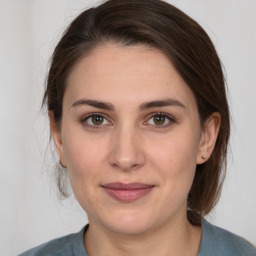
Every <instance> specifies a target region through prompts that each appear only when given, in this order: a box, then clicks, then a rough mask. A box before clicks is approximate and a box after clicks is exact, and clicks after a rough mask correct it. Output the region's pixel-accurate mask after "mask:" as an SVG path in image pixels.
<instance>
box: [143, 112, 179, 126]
mask: <svg viewBox="0 0 256 256" xmlns="http://www.w3.org/2000/svg"><path fill="white" fill-rule="evenodd" d="M156 116H163V117H165V118H167V119H168V120H169V122H168V124H163V125H157V124H155V125H154V124H147V122H148V121H149V120H150V119H151V118H153V117H156ZM175 122H176V119H175V118H174V117H173V116H172V115H170V114H166V113H164V112H155V113H151V114H149V116H148V117H147V120H146V122H144V124H145V125H148V126H152V127H153V128H160V129H161V128H162V129H163V128H167V127H169V126H171V125H173V123H175Z"/></svg>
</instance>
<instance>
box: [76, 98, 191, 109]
mask: <svg viewBox="0 0 256 256" xmlns="http://www.w3.org/2000/svg"><path fill="white" fill-rule="evenodd" d="M83 105H89V106H92V107H95V108H100V109H105V110H110V111H113V110H114V109H115V108H114V106H113V105H112V104H111V103H108V102H103V101H98V100H89V99H81V100H78V101H76V102H75V103H73V104H72V107H78V106H83ZM166 106H175V107H182V108H186V107H185V105H184V104H182V103H181V102H180V101H178V100H175V99H164V100H155V101H150V102H145V103H143V104H141V105H140V107H139V110H140V111H143V110H147V109H150V108H155V107H166Z"/></svg>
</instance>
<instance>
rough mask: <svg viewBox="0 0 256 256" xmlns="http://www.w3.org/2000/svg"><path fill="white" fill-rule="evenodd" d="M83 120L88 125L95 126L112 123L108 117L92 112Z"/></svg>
mask: <svg viewBox="0 0 256 256" xmlns="http://www.w3.org/2000/svg"><path fill="white" fill-rule="evenodd" d="M81 122H82V123H83V124H85V125H87V126H90V127H94V128H100V127H102V126H105V125H110V124H111V122H109V121H108V120H107V118H106V117H104V116H103V115H100V114H90V115H88V116H86V117H85V118H83V119H82V120H81Z"/></svg>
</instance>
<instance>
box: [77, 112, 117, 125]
mask: <svg viewBox="0 0 256 256" xmlns="http://www.w3.org/2000/svg"><path fill="white" fill-rule="evenodd" d="M94 116H100V117H102V118H104V119H105V120H107V122H108V124H101V125H93V124H90V123H88V122H86V120H87V119H89V118H92V117H94ZM109 119H110V118H109V116H107V115H106V114H103V113H99V112H93V113H89V114H86V115H84V116H83V117H82V118H81V119H80V122H81V123H82V124H84V125H86V126H88V127H91V128H96V129H100V128H103V126H109V125H111V124H112V122H111V121H109Z"/></svg>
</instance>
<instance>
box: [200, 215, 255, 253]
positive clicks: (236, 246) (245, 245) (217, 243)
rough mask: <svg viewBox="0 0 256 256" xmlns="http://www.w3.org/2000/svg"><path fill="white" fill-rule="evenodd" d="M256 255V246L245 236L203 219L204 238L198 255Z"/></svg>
mask: <svg viewBox="0 0 256 256" xmlns="http://www.w3.org/2000/svg"><path fill="white" fill-rule="evenodd" d="M204 255H207V256H211V255H223V256H241V255H246V256H256V248H255V247H254V246H253V245H252V244H251V243H249V242H248V241H247V240H245V239H244V238H242V237H240V236H237V235H235V234H233V233H231V232H229V231H227V230H225V229H222V228H219V227H216V226H214V225H212V224H210V223H209V222H208V221H206V220H205V219H202V239H201V246H200V251H199V254H198V256H204Z"/></svg>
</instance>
